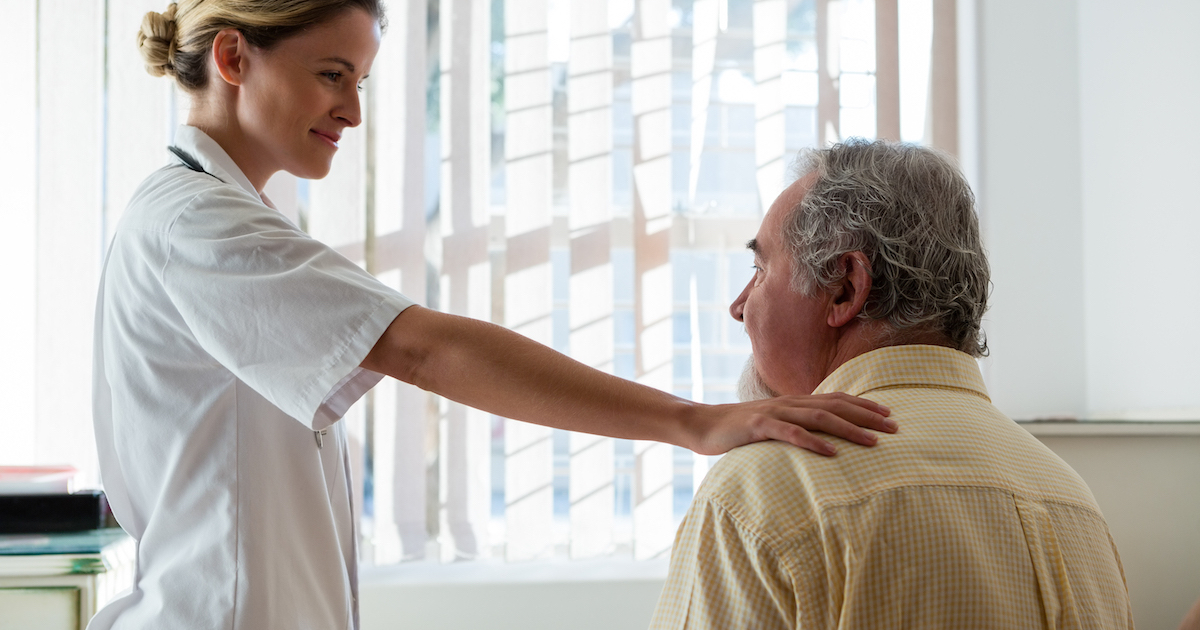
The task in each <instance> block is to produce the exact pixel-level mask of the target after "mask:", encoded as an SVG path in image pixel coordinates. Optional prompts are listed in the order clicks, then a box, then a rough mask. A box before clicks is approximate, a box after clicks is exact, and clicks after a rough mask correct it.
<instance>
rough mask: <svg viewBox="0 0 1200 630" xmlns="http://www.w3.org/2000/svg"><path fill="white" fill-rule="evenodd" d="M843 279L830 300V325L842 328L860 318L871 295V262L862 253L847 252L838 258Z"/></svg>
mask: <svg viewBox="0 0 1200 630" xmlns="http://www.w3.org/2000/svg"><path fill="white" fill-rule="evenodd" d="M837 265H838V270H839V271H840V272H841V276H842V279H841V281H840V282H838V283H837V284H836V285H834V286H833V289H832V291H830V299H829V307H828V308H829V319H828V323H829V325H830V326H832V327H834V328H841V327H842V326H845V325H846V324H848V323H850V322H851V321H853V320H854V318H855V317H858V314H859V313H861V312H862V310H863V308H864V307H865V306H866V305H867V296H869V295H870V294H871V262H870V261H868V260H867V256H866V255H865V254H863V253H862V252H847V253H845V254H842V255H841V256H840V257H838V261H837Z"/></svg>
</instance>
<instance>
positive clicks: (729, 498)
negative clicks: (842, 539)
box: [696, 441, 829, 531]
mask: <svg viewBox="0 0 1200 630" xmlns="http://www.w3.org/2000/svg"><path fill="white" fill-rule="evenodd" d="M820 459H825V458H824V457H823V456H821V455H817V454H815V453H812V452H809V451H806V450H804V449H801V448H798V447H796V446H793V445H791V444H788V443H785V442H776V441H767V442H756V443H754V444H748V445H746V446H742V447H739V448H735V449H733V450H732V451H730V452H728V453H726V454H725V455H724V456H722V457H721V459H720V461H718V462H717V463H716V464H715V465H714V466H713V467H712V469H711V470H709V471H708V474H707V475H706V476H705V478H704V483H703V484H702V485H701V486H700V489H699V490H698V491H697V493H696V501H703V502H709V503H711V504H714V505H716V506H717V507H719V508H720V509H722V510H724V511H725V512H728V513H729V515H730V516H731V517H732V518H734V519H735V520H737V521H738V522H739V523H740V524H741V525H742V526H744V527H748V528H751V529H756V530H757V529H772V530H776V531H778V530H780V529H795V528H803V527H807V526H811V525H813V524H815V523H816V521H817V506H818V504H819V499H820V494H821V493H822V487H823V486H824V485H825V484H823V483H822V482H821V481H820V480H819V479H818V477H820V476H821V475H822V474H823V473H822V471H821V469H822V466H821V465H819V464H822V462H820V461H819V460H820ZM828 463H829V462H824V464H828ZM814 464H817V465H816V466H814Z"/></svg>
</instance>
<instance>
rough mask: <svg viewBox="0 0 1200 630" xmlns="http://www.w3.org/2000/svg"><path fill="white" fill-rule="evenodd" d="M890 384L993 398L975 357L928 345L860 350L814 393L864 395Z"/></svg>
mask: <svg viewBox="0 0 1200 630" xmlns="http://www.w3.org/2000/svg"><path fill="white" fill-rule="evenodd" d="M890 387H945V388H955V389H963V390H967V391H969V392H972V393H974V394H977V395H979V396H982V397H983V398H984V399H986V400H988V401H989V402H990V401H991V398H989V397H988V394H987V387H986V386H985V385H984V384H983V375H982V374H981V373H980V372H979V364H978V363H976V361H975V359H973V358H971V357H970V356H969V355H967V354H966V353H963V352H959V351H958V350H952V349H950V348H946V347H943V346H925V345H903V346H889V347H887V348H879V349H878V350H872V351H870V352H867V353H865V354H861V355H859V356H857V357H854V358H853V359H850V360H849V361H847V362H845V363H843V364H842V365H841V366H840V367H838V369H836V370H834V371H833V373H832V374H830V375H829V376H827V377H825V380H824V381H821V384H820V385H819V386H818V387H817V389H816V390H815V391H813V393H814V394H828V393H832V392H845V393H847V394H850V395H852V396H861V395H863V394H865V393H867V392H869V391H871V390H876V389H883V388H890Z"/></svg>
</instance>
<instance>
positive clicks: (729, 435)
mask: <svg viewBox="0 0 1200 630" xmlns="http://www.w3.org/2000/svg"><path fill="white" fill-rule="evenodd" d="M697 413H698V415H700V419H699V420H698V421H697V423H695V424H693V425H692V427H694V428H695V429H696V436H695V438H696V440H697V442H696V443H695V444H694V445H687V446H688V448H691V449H692V450H693V451H695V452H697V453H700V454H702V455H720V454H721V453H724V452H726V451H729V450H730V449H733V448H736V447H738V446H742V445H743V444H749V443H751V442H761V441H763V440H780V441H783V442H790V443H792V444H795V445H796V446H799V447H801V448H806V449H808V450H810V451H812V452H814V453H819V454H821V455H833V454H835V453H836V452H837V447H835V446H834V445H833V444H830V443H829V442H827V441H825V440H823V439H821V438H819V437H817V436H815V435H813V434H812V433H810V432H809V431H810V430H811V431H821V432H823V433H828V434H829V435H836V436H838V437H840V438H845V439H847V440H850V441H851V442H855V443H858V444H862V445H865V446H871V445H874V444H875V442H876V440H877V438H876V436H875V434H874V433H872V432H871V431H868V430H867V429H874V430H875V431H885V432H887V433H895V432H896V427H897V425H896V422H895V421H894V420H890V419H888V418H887V417H886V416H887V415H888V414H889V413H891V412H890V411H889V410H888V408H887V407H884V406H883V405H881V404H879V403H876V402H873V401H870V400H867V399H865V398H857V397H855V396H851V395H849V394H841V393H838V394H821V395H818V396H779V397H776V398H767V399H763V400H755V401H752V402H746V403H740V404H735V405H712V406H705V407H700V408H699V409H697ZM863 427H865V428H863Z"/></svg>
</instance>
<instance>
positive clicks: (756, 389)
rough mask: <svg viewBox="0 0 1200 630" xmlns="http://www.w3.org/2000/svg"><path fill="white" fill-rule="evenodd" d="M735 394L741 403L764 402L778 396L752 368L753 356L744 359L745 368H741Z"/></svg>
mask: <svg viewBox="0 0 1200 630" xmlns="http://www.w3.org/2000/svg"><path fill="white" fill-rule="evenodd" d="M737 393H738V400H740V401H742V402H750V401H752V400H765V399H767V398H775V397H776V396H778V395H779V394H777V393H775V391H774V390H772V389H771V388H770V387H768V386H767V384H766V383H764V382H763V380H762V377H761V376H759V375H758V369H757V368H755V367H754V355H753V354H752V355H750V358H748V359H746V367H744V368H742V376H741V377H740V378H738V388H737Z"/></svg>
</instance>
